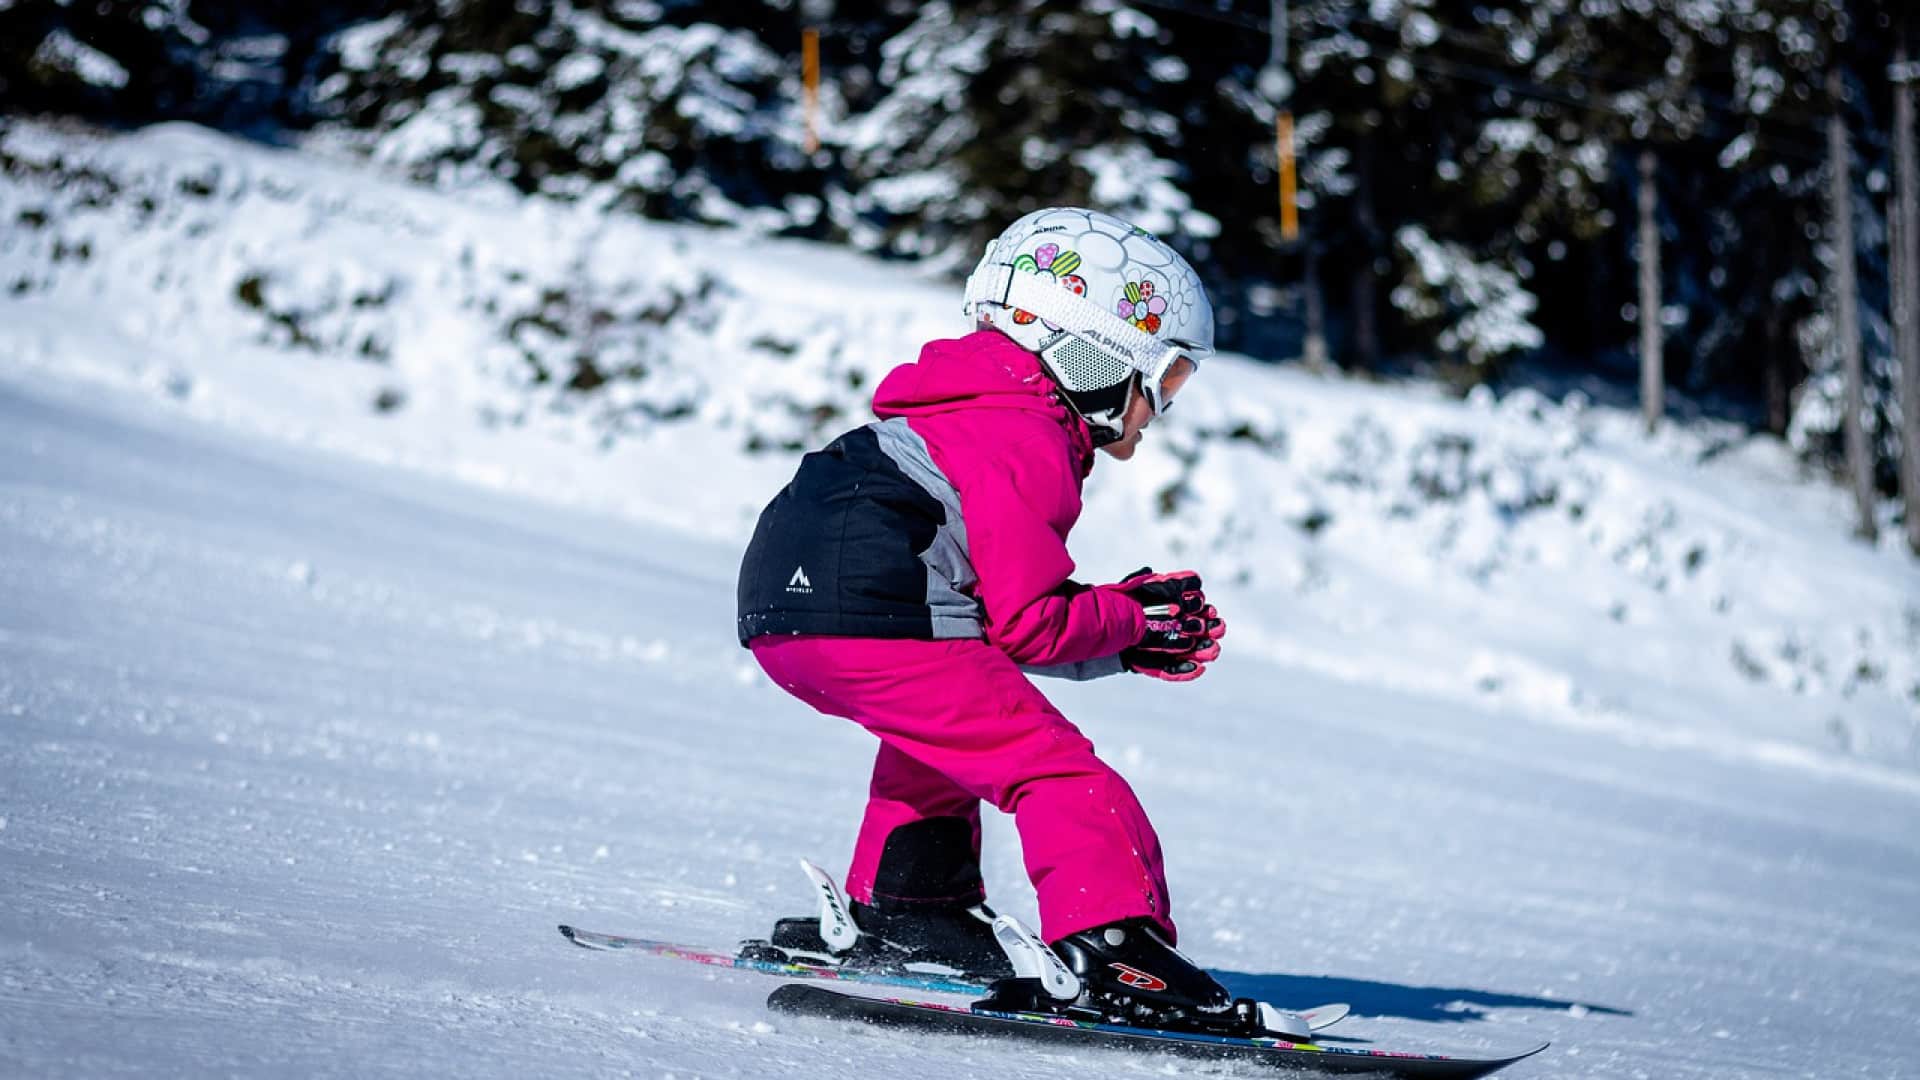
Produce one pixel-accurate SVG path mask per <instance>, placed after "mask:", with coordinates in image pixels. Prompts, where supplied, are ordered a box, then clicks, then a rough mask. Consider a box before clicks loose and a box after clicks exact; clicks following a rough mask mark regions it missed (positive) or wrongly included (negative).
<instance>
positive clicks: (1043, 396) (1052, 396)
mask: <svg viewBox="0 0 1920 1080" xmlns="http://www.w3.org/2000/svg"><path fill="white" fill-rule="evenodd" d="M961 409H1016V410H1020V411H1023V412H1031V413H1037V414H1041V415H1044V416H1047V417H1049V418H1051V419H1052V420H1053V421H1054V422H1055V423H1057V424H1059V425H1060V428H1061V429H1062V430H1063V431H1065V432H1066V433H1067V439H1068V441H1069V443H1070V444H1071V445H1072V447H1073V452H1074V456H1075V459H1076V460H1078V461H1079V462H1080V474H1081V475H1082V476H1085V475H1086V474H1088V473H1090V472H1092V471H1093V436H1092V434H1091V433H1090V432H1088V430H1087V422H1086V421H1085V420H1082V419H1081V418H1080V415H1079V414H1078V413H1076V412H1074V411H1073V410H1072V409H1069V408H1067V406H1066V405H1065V404H1064V403H1063V402H1062V401H1061V400H1060V396H1059V391H1058V388H1057V387H1056V386H1055V384H1054V381H1053V379H1052V378H1051V377H1049V376H1048V375H1047V373H1046V371H1045V370H1044V369H1042V368H1041V366H1040V358H1039V357H1038V356H1035V355H1034V354H1033V353H1031V352H1028V351H1027V350H1026V349H1024V348H1022V347H1021V346H1019V345H1018V344H1015V343H1014V342H1013V341H1012V340H1011V339H1009V338H1008V337H1007V336H1006V335H1004V334H1002V333H1000V332H999V331H997V330H979V331H975V332H974V333H971V334H968V335H967V336H966V337H963V338H951V339H945V340H941V341H930V342H928V343H927V344H926V345H925V346H924V347H923V348H922V349H921V350H920V359H919V360H918V361H917V362H915V363H911V364H901V365H900V366H899V367H897V368H894V369H893V370H892V371H890V372H888V373H887V377H886V378H884V379H882V380H880V387H879V389H877V390H875V391H874V395H873V413H874V415H875V416H878V417H879V418H880V419H882V420H889V419H892V418H893V417H896V416H904V417H908V418H912V417H916V416H937V415H940V414H942V413H950V412H956V411H958V410H961Z"/></svg>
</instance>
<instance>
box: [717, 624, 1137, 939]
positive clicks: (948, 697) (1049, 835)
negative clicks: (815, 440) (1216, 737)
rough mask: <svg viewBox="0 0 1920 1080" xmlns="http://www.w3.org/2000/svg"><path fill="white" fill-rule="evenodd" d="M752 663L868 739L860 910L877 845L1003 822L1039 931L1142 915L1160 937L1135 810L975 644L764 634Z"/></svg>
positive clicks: (1010, 670) (1064, 728) (1006, 665)
mask: <svg viewBox="0 0 1920 1080" xmlns="http://www.w3.org/2000/svg"><path fill="white" fill-rule="evenodd" d="M752 649H753V655H754V659H756V660H758V661H759V662H760V666H761V667H762V668H763V669H765V670H766V672H767V674H768V675H769V676H771V677H772V678H773V681H774V682H776V683H778V684H779V685H780V686H781V688H783V689H785V690H786V691H787V692H788V693H790V694H793V695H794V696H795V697H797V698H799V699H800V700H801V701H804V702H806V703H807V704H808V705H811V706H813V707H814V708H815V709H818V710H819V711H821V712H823V713H827V714H830V715H833V716H843V717H846V718H848V719H851V720H853V721H854V722H855V723H857V724H859V725H860V726H861V727H864V728H866V729H867V730H868V731H870V732H872V733H873V734H875V735H877V736H879V738H880V752H879V755H878V756H877V757H876V758H875V760H874V764H873V783H872V787H871V789H870V794H869V799H868V802H867V812H866V818H865V820H864V821H863V822H862V823H861V827H860V837H859V840H858V841H857V842H856V844H855V846H854V853H853V865H852V867H851V868H850V869H849V871H848V873H847V893H848V895H850V896H851V897H852V898H853V899H855V900H859V901H861V902H863V903H871V902H872V900H873V886H874V879H875V874H876V870H877V868H878V866H879V863H880V855H881V852H882V850H883V849H884V848H885V845H886V841H887V836H888V835H889V834H890V833H891V832H893V830H894V829H897V828H899V827H901V826H903V825H908V824H912V823H914V822H917V821H921V820H924V819H926V818H933V817H958V818H962V819H964V820H968V821H971V822H972V823H973V826H974V828H973V844H974V852H975V857H976V858H977V857H978V852H979V845H980V830H979V821H980V801H981V800H982V799H984V800H986V801H988V802H991V803H992V804H993V805H994V806H995V807H997V808H999V809H1000V810H1001V811H1003V812H1005V813H1008V814H1011V815H1013V819H1014V824H1015V826H1016V827H1017V828H1018V829H1019V832H1020V847H1021V850H1022V853H1023V855H1024V856H1025V859H1026V866H1027V875H1028V877H1030V878H1031V879H1032V880H1033V887H1034V889H1035V891H1036V892H1037V893H1038V895H1039V900H1040V933H1041V936H1042V937H1044V938H1045V939H1046V940H1048V941H1058V940H1060V939H1061V938H1063V937H1065V936H1067V935H1068V934H1072V933H1075V932H1076V931H1080V930H1085V929H1089V928H1091V927H1095V926H1102V925H1105V924H1107V923H1110V922H1115V921H1117V920H1120V919H1127V918H1133V917H1136V916H1145V917H1147V918H1150V919H1152V920H1154V921H1155V922H1156V923H1158V924H1159V925H1160V926H1161V928H1162V929H1164V930H1165V931H1166V933H1167V934H1168V936H1169V938H1170V939H1171V937H1172V936H1173V934H1174V933H1175V931H1174V927H1173V922H1172V920H1171V918H1170V917H1169V910H1168V898H1167V883H1166V872H1165V869H1164V867H1163V865H1162V860H1161V855H1160V841H1159V838H1158V837H1156V836H1155V835H1154V832H1153V826H1152V825H1151V824H1149V823H1148V821H1147V814H1146V811H1145V810H1143V809H1142V808H1141V806H1140V800H1139V799H1138V798H1136V797H1135V796H1134V793H1133V789H1132V788H1131V787H1129V786H1128V785H1127V782H1126V781H1125V780H1124V779H1122V778H1121V777H1120V774H1119V773H1116V772H1114V771H1113V769H1112V768H1111V767H1110V766H1108V765H1107V763H1106V762H1104V761H1101V760H1100V759H1099V757H1097V756H1095V754H1094V752H1093V744H1092V743H1091V742H1089V741H1088V740H1087V738H1086V736H1084V735H1082V734H1080V731H1079V729H1078V728H1075V727H1074V726H1073V724H1071V723H1069V722H1068V720H1067V718H1066V717H1064V716H1062V715H1061V714H1060V711H1059V710H1058V709H1055V708H1054V707H1053V704H1052V703H1051V702H1049V701H1048V700H1047V699H1046V698H1045V697H1044V696H1043V695H1042V694H1041V693H1040V691H1039V690H1038V689H1036V688H1035V687H1034V685H1033V683H1031V682H1029V681H1028V680H1027V677H1026V675H1025V674H1024V673H1022V672H1021V670H1020V668H1019V667H1018V666H1017V665H1015V664H1014V662H1013V661H1012V660H1010V659H1008V657H1007V655H1006V654H1005V653H1002V652H1001V651H1000V650H998V649H996V648H994V647H993V646H991V645H989V644H987V643H986V642H984V641H980V640H962V641H919V640H909V639H898V640H895V639H882V638H842V637H818V636H808V635H801V636H775V635H769V636H766V637H760V638H756V639H754V641H753V642H752Z"/></svg>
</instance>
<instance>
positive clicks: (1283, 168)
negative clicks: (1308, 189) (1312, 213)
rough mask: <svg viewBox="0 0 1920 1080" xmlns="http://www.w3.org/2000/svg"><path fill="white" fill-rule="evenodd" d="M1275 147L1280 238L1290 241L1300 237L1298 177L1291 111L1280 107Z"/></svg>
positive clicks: (1276, 122) (1275, 130) (1275, 131)
mask: <svg viewBox="0 0 1920 1080" xmlns="http://www.w3.org/2000/svg"><path fill="white" fill-rule="evenodd" d="M1273 139H1274V146H1275V149H1277V150H1278V151H1279V155H1280V239H1282V240H1285V241H1287V242H1288V243H1292V242H1293V241H1295V240H1298V239H1299V238H1300V206H1299V200H1298V199H1297V198H1296V196H1297V194H1298V191H1297V188H1296V185H1297V183H1298V179H1297V177H1296V175H1295V172H1294V160H1293V113H1292V112H1290V111H1288V110H1286V109H1281V110H1280V115H1279V116H1277V117H1276V118H1275V119H1274V122H1273Z"/></svg>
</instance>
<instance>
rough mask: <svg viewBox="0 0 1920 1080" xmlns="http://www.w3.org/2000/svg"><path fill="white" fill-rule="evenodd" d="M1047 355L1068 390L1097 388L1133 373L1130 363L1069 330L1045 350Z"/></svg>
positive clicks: (1111, 383)
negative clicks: (1063, 338)
mask: <svg viewBox="0 0 1920 1080" xmlns="http://www.w3.org/2000/svg"><path fill="white" fill-rule="evenodd" d="M1047 358H1048V359H1049V360H1051V361H1052V362H1053V365H1054V368H1055V370H1056V371H1058V372H1059V375H1060V379H1061V381H1062V382H1064V383H1065V384H1066V386H1067V389H1069V390H1098V389H1101V388H1102V387H1107V386H1112V385H1114V384H1115V383H1120V382H1125V381H1126V380H1127V377H1128V376H1129V375H1131V374H1133V368H1132V366H1131V365H1129V364H1127V363H1126V362H1125V361H1123V360H1121V359H1119V358H1118V357H1114V356H1111V355H1108V354H1107V353H1106V352H1103V351H1101V350H1100V349H1096V348H1094V347H1093V346H1091V345H1089V344H1087V343H1086V342H1085V341H1083V340H1082V339H1081V338H1079V337H1078V336H1077V335H1073V334H1069V335H1067V337H1066V339H1065V340H1063V341H1061V342H1060V343H1059V344H1058V345H1055V346H1054V347H1053V348H1051V349H1049V350H1047Z"/></svg>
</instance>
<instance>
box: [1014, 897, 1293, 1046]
mask: <svg viewBox="0 0 1920 1080" xmlns="http://www.w3.org/2000/svg"><path fill="white" fill-rule="evenodd" d="M1015 930H1016V932H1015V933H1012V934H1009V935H1008V936H1007V940H1006V941H1005V942H1004V945H1005V947H1007V948H1008V949H1009V952H1010V955H1011V954H1013V953H1017V952H1021V951H1029V952H1032V951H1035V950H1038V949H1039V948H1040V947H1041V946H1040V945H1039V944H1038V942H1037V939H1031V938H1030V935H1031V934H1032V931H1029V930H1026V929H1025V928H1024V927H1016V928H1015ZM1022 934H1024V935H1029V943H1028V944H1022V943H1021V942H1020V940H1019V938H1020V936H1021V935H1022ZM1048 951H1049V952H1050V953H1051V954H1052V956H1053V957H1057V958H1058V960H1059V963H1060V965H1061V967H1062V968H1064V970H1062V971H1059V972H1058V974H1057V975H1056V976H1054V977H1053V978H1051V979H1049V978H1048V977H1047V976H1046V973H1045V970H1044V969H1045V967H1046V966H1048V965H1046V964H1041V963H1034V962H1029V963H1028V964H1026V965H1021V964H1020V963H1018V962H1017V961H1016V963H1015V966H1016V967H1022V966H1024V967H1025V968H1027V969H1029V973H1030V974H1031V973H1032V972H1039V973H1040V977H1028V978H1019V979H1007V980H1004V981H1002V982H999V983H996V984H994V987H993V992H992V994H991V995H989V997H988V999H987V1000H986V1001H985V1002H982V1004H983V1005H985V1006H986V1007H988V1008H997V1009H1002V1010H1005V1011H1013V1012H1049V1013H1055V1014H1058V1015H1061V1016H1066V1017H1069V1018H1073V1019H1077V1020H1093V1021H1095V1022H1099V1023H1107V1024H1124V1025H1128V1026H1131V1027H1144V1028H1154V1029H1156V1030H1161V1031H1187V1032H1198V1033H1203V1034H1210V1035H1230V1036H1237V1037H1241V1038H1250V1037H1255V1036H1277V1037H1280V1038H1286V1039H1290V1040H1294V1041H1299V1042H1307V1041H1310V1040H1311V1039H1312V1037H1313V1032H1312V1030H1311V1028H1310V1026H1309V1022H1308V1020H1307V1018H1305V1017H1302V1016H1299V1015H1296V1014H1291V1013H1286V1012H1283V1011H1282V1010H1279V1009H1276V1008H1274V1007H1273V1006H1271V1005H1268V1004H1266V1003H1264V1002H1259V1001H1254V1000H1252V999H1250V998H1235V997H1234V996H1233V995H1232V994H1231V993H1229V992H1228V991H1227V988H1226V987H1224V986H1221V985H1220V983H1219V982H1218V981H1216V980H1215V979H1214V977H1213V976H1212V975H1209V974H1208V973H1207V972H1206V971H1205V970H1203V969H1202V968H1200V967H1199V966H1198V965H1196V964H1195V963H1194V962H1193V961H1191V960H1188V959H1187V958H1186V957H1185V956H1183V955H1181V954H1180V952H1179V951H1178V950H1176V949H1174V947H1173V946H1172V945H1170V944H1168V943H1167V940H1166V938H1165V937H1164V936H1163V935H1162V933H1161V931H1160V928H1159V927H1158V926H1156V925H1155V924H1154V923H1153V922H1152V920H1150V919H1126V920H1122V921H1120V922H1116V923H1109V924H1107V925H1106V926H1098V927H1095V928H1093V929H1091V930H1082V931H1080V932H1079V933H1076V934H1069V935H1067V936H1066V937H1064V938H1061V939H1060V940H1059V941H1056V942H1054V943H1053V944H1052V946H1051V947H1049V949H1048ZM1068 973H1071V974H1070V975H1069V974H1068ZM1075 980H1077V981H1078V985H1077V986H1075V985H1073V983H1074V981H1075ZM1049 983H1051V984H1053V985H1052V987H1050V986H1049ZM1063 983H1064V986H1065V988H1064V989H1056V988H1058V987H1060V986H1061V985H1062V984H1063ZM1063 999H1065V1000H1063Z"/></svg>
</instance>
